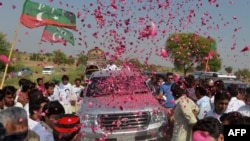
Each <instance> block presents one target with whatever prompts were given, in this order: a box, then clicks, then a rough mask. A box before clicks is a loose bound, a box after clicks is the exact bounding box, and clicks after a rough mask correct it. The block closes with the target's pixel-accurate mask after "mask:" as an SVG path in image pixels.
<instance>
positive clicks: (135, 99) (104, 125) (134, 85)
mask: <svg viewBox="0 0 250 141" xmlns="http://www.w3.org/2000/svg"><path fill="white" fill-rule="evenodd" d="M144 77H145V76H143V75H141V74H140V73H138V72H132V71H129V70H127V69H126V70H112V71H110V70H102V71H96V72H93V73H92V75H91V76H90V82H89V83H88V85H87V86H86V88H85V90H84V98H83V99H82V100H83V101H82V104H81V107H80V109H79V111H78V112H77V114H78V115H79V117H80V118H81V124H82V129H81V131H80V132H81V133H83V134H84V136H83V137H82V140H84V141H89V140H90V141H94V140H98V139H101V138H102V139H105V140H106V141H109V140H112V141H113V140H116V141H139V140H157V139H160V138H162V137H163V136H162V135H163V134H162V133H163V132H162V129H164V128H163V127H165V126H166V124H167V122H166V117H165V114H164V112H163V110H162V106H161V105H160V104H159V103H158V101H157V100H156V99H155V98H154V97H153V96H152V94H151V93H150V91H149V89H148V87H147V86H146V84H145V83H144V81H145V79H146V78H144Z"/></svg>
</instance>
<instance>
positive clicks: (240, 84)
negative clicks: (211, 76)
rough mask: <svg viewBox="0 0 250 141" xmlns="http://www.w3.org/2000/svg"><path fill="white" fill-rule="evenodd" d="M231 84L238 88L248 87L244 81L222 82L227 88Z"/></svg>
mask: <svg viewBox="0 0 250 141" xmlns="http://www.w3.org/2000/svg"><path fill="white" fill-rule="evenodd" d="M231 84H236V85H237V86H238V87H239V88H243V89H246V88H247V87H248V85H247V84H245V83H233V82H232V83H227V82H226V83H224V87H225V88H226V89H227V88H228V86H229V85H231Z"/></svg>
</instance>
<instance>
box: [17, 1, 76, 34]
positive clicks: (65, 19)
mask: <svg viewBox="0 0 250 141" xmlns="http://www.w3.org/2000/svg"><path fill="white" fill-rule="evenodd" d="M20 21H21V23H22V24H23V25H24V26H26V27H28V28H35V27H39V26H44V25H55V26H60V27H65V28H70V29H74V30H75V29H76V15H75V14H74V13H72V12H69V11H65V10H63V9H59V8H54V7H50V6H48V5H45V4H41V3H37V2H32V1H30V0H26V1H25V2H24V5H23V11H22V15H21V17H20Z"/></svg>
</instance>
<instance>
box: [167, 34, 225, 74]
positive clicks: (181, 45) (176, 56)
mask: <svg viewBox="0 0 250 141" xmlns="http://www.w3.org/2000/svg"><path fill="white" fill-rule="evenodd" d="M215 48H216V42H215V40H214V39H212V38H210V37H209V38H205V37H203V36H200V35H197V34H194V33H177V34H171V35H170V36H169V38H168V39H167V41H166V51H167V52H168V54H169V57H170V58H171V59H173V60H174V61H173V64H174V66H175V68H176V70H183V73H184V76H185V75H186V73H187V72H188V71H189V70H191V69H192V68H193V67H195V66H199V65H203V62H204V61H205V60H206V59H207V57H208V53H209V51H211V50H215ZM214 52H215V54H216V51H214ZM217 59H218V58H217ZM209 62H210V63H209V64H208V65H209V67H210V68H211V67H212V66H210V64H212V61H209ZM216 62H217V63H216V65H219V64H220V63H219V62H221V61H216ZM220 65H221V64H220ZM218 68H219V66H218ZM214 69H215V68H214Z"/></svg>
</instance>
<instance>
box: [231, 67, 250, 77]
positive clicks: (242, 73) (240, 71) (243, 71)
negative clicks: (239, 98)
mask: <svg viewBox="0 0 250 141" xmlns="http://www.w3.org/2000/svg"><path fill="white" fill-rule="evenodd" d="M234 74H235V75H236V76H237V77H238V78H239V79H247V78H249V77H250V71H249V69H247V68H245V69H238V71H236V72H235V73H234Z"/></svg>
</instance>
